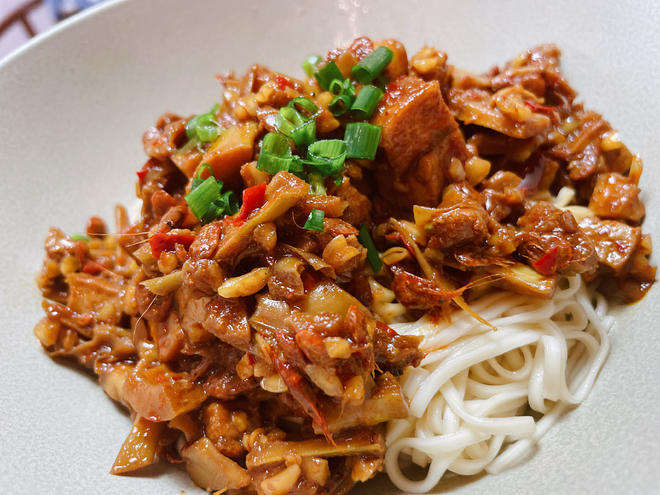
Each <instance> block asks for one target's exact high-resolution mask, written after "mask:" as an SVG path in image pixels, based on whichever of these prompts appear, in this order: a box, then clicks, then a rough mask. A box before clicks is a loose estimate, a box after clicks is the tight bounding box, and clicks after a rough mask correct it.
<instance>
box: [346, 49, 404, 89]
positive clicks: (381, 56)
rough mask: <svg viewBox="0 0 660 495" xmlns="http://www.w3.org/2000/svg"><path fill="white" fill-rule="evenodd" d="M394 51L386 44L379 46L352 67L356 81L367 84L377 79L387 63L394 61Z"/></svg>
mask: <svg viewBox="0 0 660 495" xmlns="http://www.w3.org/2000/svg"><path fill="white" fill-rule="evenodd" d="M393 56H394V53H393V52H392V50H390V49H389V48H387V47H385V46H379V47H378V48H376V49H375V50H374V51H373V52H371V53H370V54H369V55H367V56H366V57H364V58H363V59H362V60H360V61H359V62H358V63H357V64H355V65H354V66H353V68H352V69H351V74H353V77H354V78H355V80H356V81H358V82H361V83H362V84H367V83H370V82H371V81H373V80H374V79H376V77H378V75H379V74H380V73H381V72H383V70H384V69H385V67H387V64H389V63H390V62H391V61H392V57H393Z"/></svg>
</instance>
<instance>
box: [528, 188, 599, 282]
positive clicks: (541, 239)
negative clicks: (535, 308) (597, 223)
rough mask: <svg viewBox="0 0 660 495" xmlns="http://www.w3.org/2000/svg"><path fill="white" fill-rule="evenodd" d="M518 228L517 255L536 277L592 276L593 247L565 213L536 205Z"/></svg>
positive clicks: (595, 259) (595, 265)
mask: <svg viewBox="0 0 660 495" xmlns="http://www.w3.org/2000/svg"><path fill="white" fill-rule="evenodd" d="M518 226H519V227H520V228H521V232H520V234H519V236H518V237H519V240H520V245H519V246H518V253H519V254H520V255H521V256H522V257H523V258H526V259H528V260H529V262H530V264H531V265H532V266H533V267H534V268H535V269H536V270H537V271H539V273H542V274H543V275H552V274H554V273H555V272H557V271H559V272H569V273H570V272H573V273H585V272H586V273H592V272H593V271H594V270H595V269H596V268H597V264H598V257H597V255H596V250H595V248H594V243H593V242H592V240H591V239H590V238H589V237H588V236H587V235H586V234H585V233H584V232H583V231H582V230H581V229H580V227H579V226H578V224H577V222H576V221H575V218H574V217H573V215H572V214H571V213H570V212H569V211H565V210H560V209H558V208H555V207H554V206H552V205H551V204H550V203H546V202H544V201H539V202H538V203H535V204H534V205H533V206H531V207H529V208H528V209H527V211H526V212H525V214H524V215H523V216H521V217H520V218H519V219H518Z"/></svg>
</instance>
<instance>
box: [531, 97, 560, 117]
mask: <svg viewBox="0 0 660 495" xmlns="http://www.w3.org/2000/svg"><path fill="white" fill-rule="evenodd" d="M525 105H527V106H528V107H529V108H530V109H531V110H533V111H534V112H541V113H550V114H554V113H555V109H554V107H549V106H548V105H541V104H540V103H536V102H535V101H531V100H525Z"/></svg>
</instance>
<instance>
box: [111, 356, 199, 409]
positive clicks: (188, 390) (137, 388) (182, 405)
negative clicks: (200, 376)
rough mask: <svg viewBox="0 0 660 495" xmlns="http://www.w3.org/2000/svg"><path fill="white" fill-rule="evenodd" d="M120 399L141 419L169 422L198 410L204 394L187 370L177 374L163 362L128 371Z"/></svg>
mask: <svg viewBox="0 0 660 495" xmlns="http://www.w3.org/2000/svg"><path fill="white" fill-rule="evenodd" d="M121 399H122V402H125V403H127V404H128V405H130V407H131V408H132V409H133V411H135V412H136V413H137V414H138V415H139V416H142V417H143V418H147V419H149V420H151V421H169V420H170V419H173V418H175V417H177V416H178V415H179V414H183V413H185V412H188V411H192V410H193V409H197V407H199V405H200V404H201V403H202V402H204V400H205V399H206V393H205V392H204V389H203V388H202V387H201V386H200V385H198V384H196V383H194V382H193V381H192V380H191V378H190V376H189V374H188V373H176V372H174V371H172V370H171V369H170V368H168V367H167V366H165V365H164V364H159V365H156V366H151V367H146V366H141V365H138V366H136V367H135V368H134V369H133V370H132V371H131V372H130V373H129V374H128V376H127V378H126V381H125V382H124V386H123V389H122V391H121Z"/></svg>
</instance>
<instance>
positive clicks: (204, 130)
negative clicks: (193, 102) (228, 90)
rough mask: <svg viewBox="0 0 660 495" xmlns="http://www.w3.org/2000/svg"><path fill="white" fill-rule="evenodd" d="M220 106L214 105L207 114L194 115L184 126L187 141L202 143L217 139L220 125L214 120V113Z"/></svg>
mask: <svg viewBox="0 0 660 495" xmlns="http://www.w3.org/2000/svg"><path fill="white" fill-rule="evenodd" d="M219 108H220V105H215V106H214V107H213V108H212V109H211V110H210V111H209V112H207V113H201V114H199V115H195V116H194V117H193V118H192V119H190V120H189V121H188V123H187V124H186V136H188V139H197V140H198V141H200V142H202V143H208V142H210V141H214V140H215V139H216V138H217V137H218V133H219V131H220V124H218V121H217V120H215V112H217V111H218V109H219Z"/></svg>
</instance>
